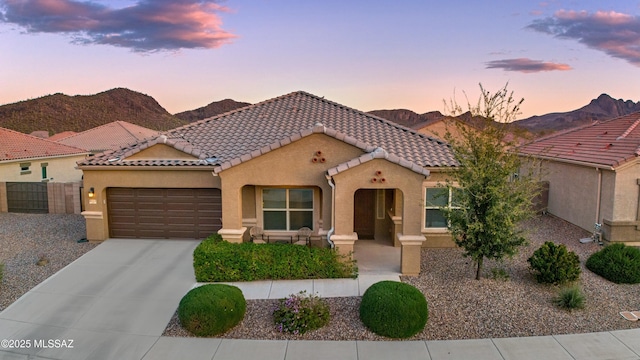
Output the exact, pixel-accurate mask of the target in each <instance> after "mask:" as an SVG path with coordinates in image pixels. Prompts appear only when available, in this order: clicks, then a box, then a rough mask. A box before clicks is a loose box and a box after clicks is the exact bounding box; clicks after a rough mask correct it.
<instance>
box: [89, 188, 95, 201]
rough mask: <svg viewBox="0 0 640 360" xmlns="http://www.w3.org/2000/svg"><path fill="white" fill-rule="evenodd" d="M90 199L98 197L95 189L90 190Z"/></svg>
mask: <svg viewBox="0 0 640 360" xmlns="http://www.w3.org/2000/svg"><path fill="white" fill-rule="evenodd" d="M88 195H89V198H90V199H93V197H94V196H96V193H95V190H94V189H93V188H89V194H88Z"/></svg>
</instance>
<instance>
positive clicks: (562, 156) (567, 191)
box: [520, 112, 640, 245]
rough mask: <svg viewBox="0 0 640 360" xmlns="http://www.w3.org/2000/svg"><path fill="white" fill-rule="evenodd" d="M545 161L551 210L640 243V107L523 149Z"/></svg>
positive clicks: (608, 234)
mask: <svg viewBox="0 0 640 360" xmlns="http://www.w3.org/2000/svg"><path fill="white" fill-rule="evenodd" d="M520 150H521V152H522V153H523V154H525V155H530V156H533V157H535V158H537V159H541V160H542V164H541V166H542V168H543V171H542V174H543V176H545V177H546V180H548V181H549V199H548V211H549V212H550V213H551V214H553V215H556V216H558V217H560V218H562V219H565V220H567V221H569V222H571V223H573V224H576V225H578V226H580V227H582V228H584V229H586V230H589V231H593V230H594V225H595V223H600V224H602V227H603V230H604V238H605V239H606V240H607V241H612V242H625V243H628V244H634V245H640V228H639V227H640V203H639V199H640V159H639V158H638V156H639V155H640V112H637V113H633V114H629V115H626V116H622V117H619V118H615V119H612V120H607V121H601V122H596V123H594V124H591V125H588V126H583V127H580V128H577V129H572V130H569V131H565V132H561V133H557V134H553V135H550V136H547V137H544V138H541V139H538V140H536V141H534V142H533V143H530V144H528V145H525V146H523V147H521V148H520Z"/></svg>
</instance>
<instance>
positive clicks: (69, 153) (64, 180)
mask: <svg viewBox="0 0 640 360" xmlns="http://www.w3.org/2000/svg"><path fill="white" fill-rule="evenodd" d="M0 139H1V141H0V212H7V211H16V212H51V213H57V212H78V213H79V212H80V200H79V198H80V192H79V188H80V181H81V180H82V171H81V170H79V169H78V168H77V165H76V163H77V162H78V161H80V160H82V159H84V157H85V156H86V155H87V154H88V152H87V151H85V150H83V149H79V148H75V147H71V146H67V145H63V144H58V143H56V142H53V141H49V140H45V139H41V138H39V137H35V136H31V135H27V134H23V133H20V132H17V131H13V130H9V129H4V128H0ZM65 184H66V185H65ZM73 189H75V190H76V192H74V193H71V194H69V195H70V196H71V197H74V196H75V201H73V200H69V201H67V200H65V198H66V194H65V191H71V192H73ZM57 193H58V194H57ZM76 193H77V194H76ZM67 203H71V204H72V205H69V204H67ZM73 204H76V205H77V206H76V205H73ZM69 206H70V207H71V208H72V209H71V210H67V207H69Z"/></svg>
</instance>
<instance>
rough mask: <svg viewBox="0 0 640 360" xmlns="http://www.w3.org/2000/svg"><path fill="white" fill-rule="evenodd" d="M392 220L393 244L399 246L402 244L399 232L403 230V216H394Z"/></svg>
mask: <svg viewBox="0 0 640 360" xmlns="http://www.w3.org/2000/svg"><path fill="white" fill-rule="evenodd" d="M391 221H393V234H394V236H393V246H394V247H399V246H401V245H400V240H399V239H398V234H399V233H400V231H402V216H392V217H391Z"/></svg>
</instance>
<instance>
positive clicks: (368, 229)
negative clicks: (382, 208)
mask: <svg viewBox="0 0 640 360" xmlns="http://www.w3.org/2000/svg"><path fill="white" fill-rule="evenodd" d="M353 231H355V232H356V233H357V234H358V239H370V240H372V239H374V237H375V233H376V191H375V190H373V189H360V190H358V191H356V193H355V195H354V209H353Z"/></svg>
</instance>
